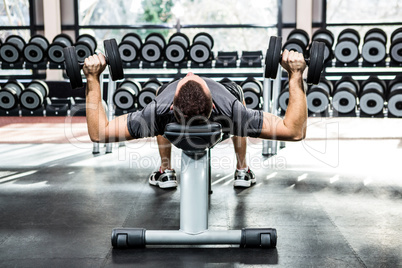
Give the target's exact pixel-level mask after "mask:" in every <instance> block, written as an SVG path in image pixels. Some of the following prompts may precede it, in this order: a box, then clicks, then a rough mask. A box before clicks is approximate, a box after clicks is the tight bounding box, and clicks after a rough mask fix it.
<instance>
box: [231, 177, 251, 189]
mask: <svg viewBox="0 0 402 268" xmlns="http://www.w3.org/2000/svg"><path fill="white" fill-rule="evenodd" d="M254 183H256V179H252V180H248V181H246V180H235V181H234V182H233V187H243V188H248V187H250V186H251V185H252V184H254Z"/></svg>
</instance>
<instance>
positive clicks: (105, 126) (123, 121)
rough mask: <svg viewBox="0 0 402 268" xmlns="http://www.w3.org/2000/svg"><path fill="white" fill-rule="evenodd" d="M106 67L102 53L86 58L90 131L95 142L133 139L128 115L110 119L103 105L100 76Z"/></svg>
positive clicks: (87, 116) (87, 106) (87, 108)
mask: <svg viewBox="0 0 402 268" xmlns="http://www.w3.org/2000/svg"><path fill="white" fill-rule="evenodd" d="M105 68H106V60H105V57H104V56H103V55H102V54H99V55H93V56H90V57H88V58H86V59H85V63H84V67H83V70H84V74H85V76H86V77H87V88H86V93H85V94H86V118H87V124H88V133H89V137H90V138H91V141H93V142H115V141H123V140H129V139H132V137H131V135H130V133H129V132H128V128H127V115H123V116H119V117H116V118H115V119H113V120H112V121H110V122H109V121H108V119H107V117H106V113H105V109H104V108H103V105H102V98H101V92H100V80H99V76H100V75H101V74H102V72H103V70H104V69H105Z"/></svg>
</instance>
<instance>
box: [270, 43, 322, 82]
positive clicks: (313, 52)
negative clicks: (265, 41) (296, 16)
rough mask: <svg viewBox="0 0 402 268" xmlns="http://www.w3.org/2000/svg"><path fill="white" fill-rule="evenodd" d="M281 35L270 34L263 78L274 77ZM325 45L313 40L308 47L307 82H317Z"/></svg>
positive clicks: (280, 57)
mask: <svg viewBox="0 0 402 268" xmlns="http://www.w3.org/2000/svg"><path fill="white" fill-rule="evenodd" d="M281 47H282V37H276V36H271V38H270V39H269V47H268V50H267V54H266V56H265V78H272V79H275V78H276V74H277V72H278V67H279V62H280V61H281V59H282V55H281ZM324 50H325V45H324V43H321V42H316V41H313V43H312V44H311V48H310V59H305V61H306V63H307V65H309V68H308V72H307V83H308V84H318V83H319V81H320V76H321V72H322V70H323V68H324Z"/></svg>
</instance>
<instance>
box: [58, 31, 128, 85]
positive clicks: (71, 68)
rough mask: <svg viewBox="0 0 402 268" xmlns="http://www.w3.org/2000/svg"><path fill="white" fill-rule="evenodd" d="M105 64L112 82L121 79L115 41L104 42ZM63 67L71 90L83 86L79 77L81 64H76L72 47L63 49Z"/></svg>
mask: <svg viewBox="0 0 402 268" xmlns="http://www.w3.org/2000/svg"><path fill="white" fill-rule="evenodd" d="M103 45H104V48H105V58H106V63H107V64H108V66H109V73H110V77H111V79H112V80H113V81H116V80H119V79H123V78H124V72H123V65H122V61H121V59H120V54H119V48H118V46H117V43H116V40H115V39H110V40H105V41H104V42H103ZM63 52H64V58H65V62H64V63H65V67H66V73H67V76H68V77H69V78H70V84H71V87H72V88H73V89H75V88H80V87H82V86H83V84H82V77H81V68H82V66H83V63H80V62H78V59H77V53H76V50H75V47H74V46H71V47H65V48H63Z"/></svg>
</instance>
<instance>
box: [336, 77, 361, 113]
mask: <svg viewBox="0 0 402 268" xmlns="http://www.w3.org/2000/svg"><path fill="white" fill-rule="evenodd" d="M359 89H360V86H359V83H358V82H357V81H356V80H354V79H353V78H352V77H349V76H344V77H342V78H341V79H340V80H339V81H337V82H336V83H335V90H334V94H333V96H332V106H333V108H334V109H335V110H336V111H338V112H339V113H343V114H346V113H350V112H352V111H354V110H355V108H356V98H357V96H358V94H359Z"/></svg>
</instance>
